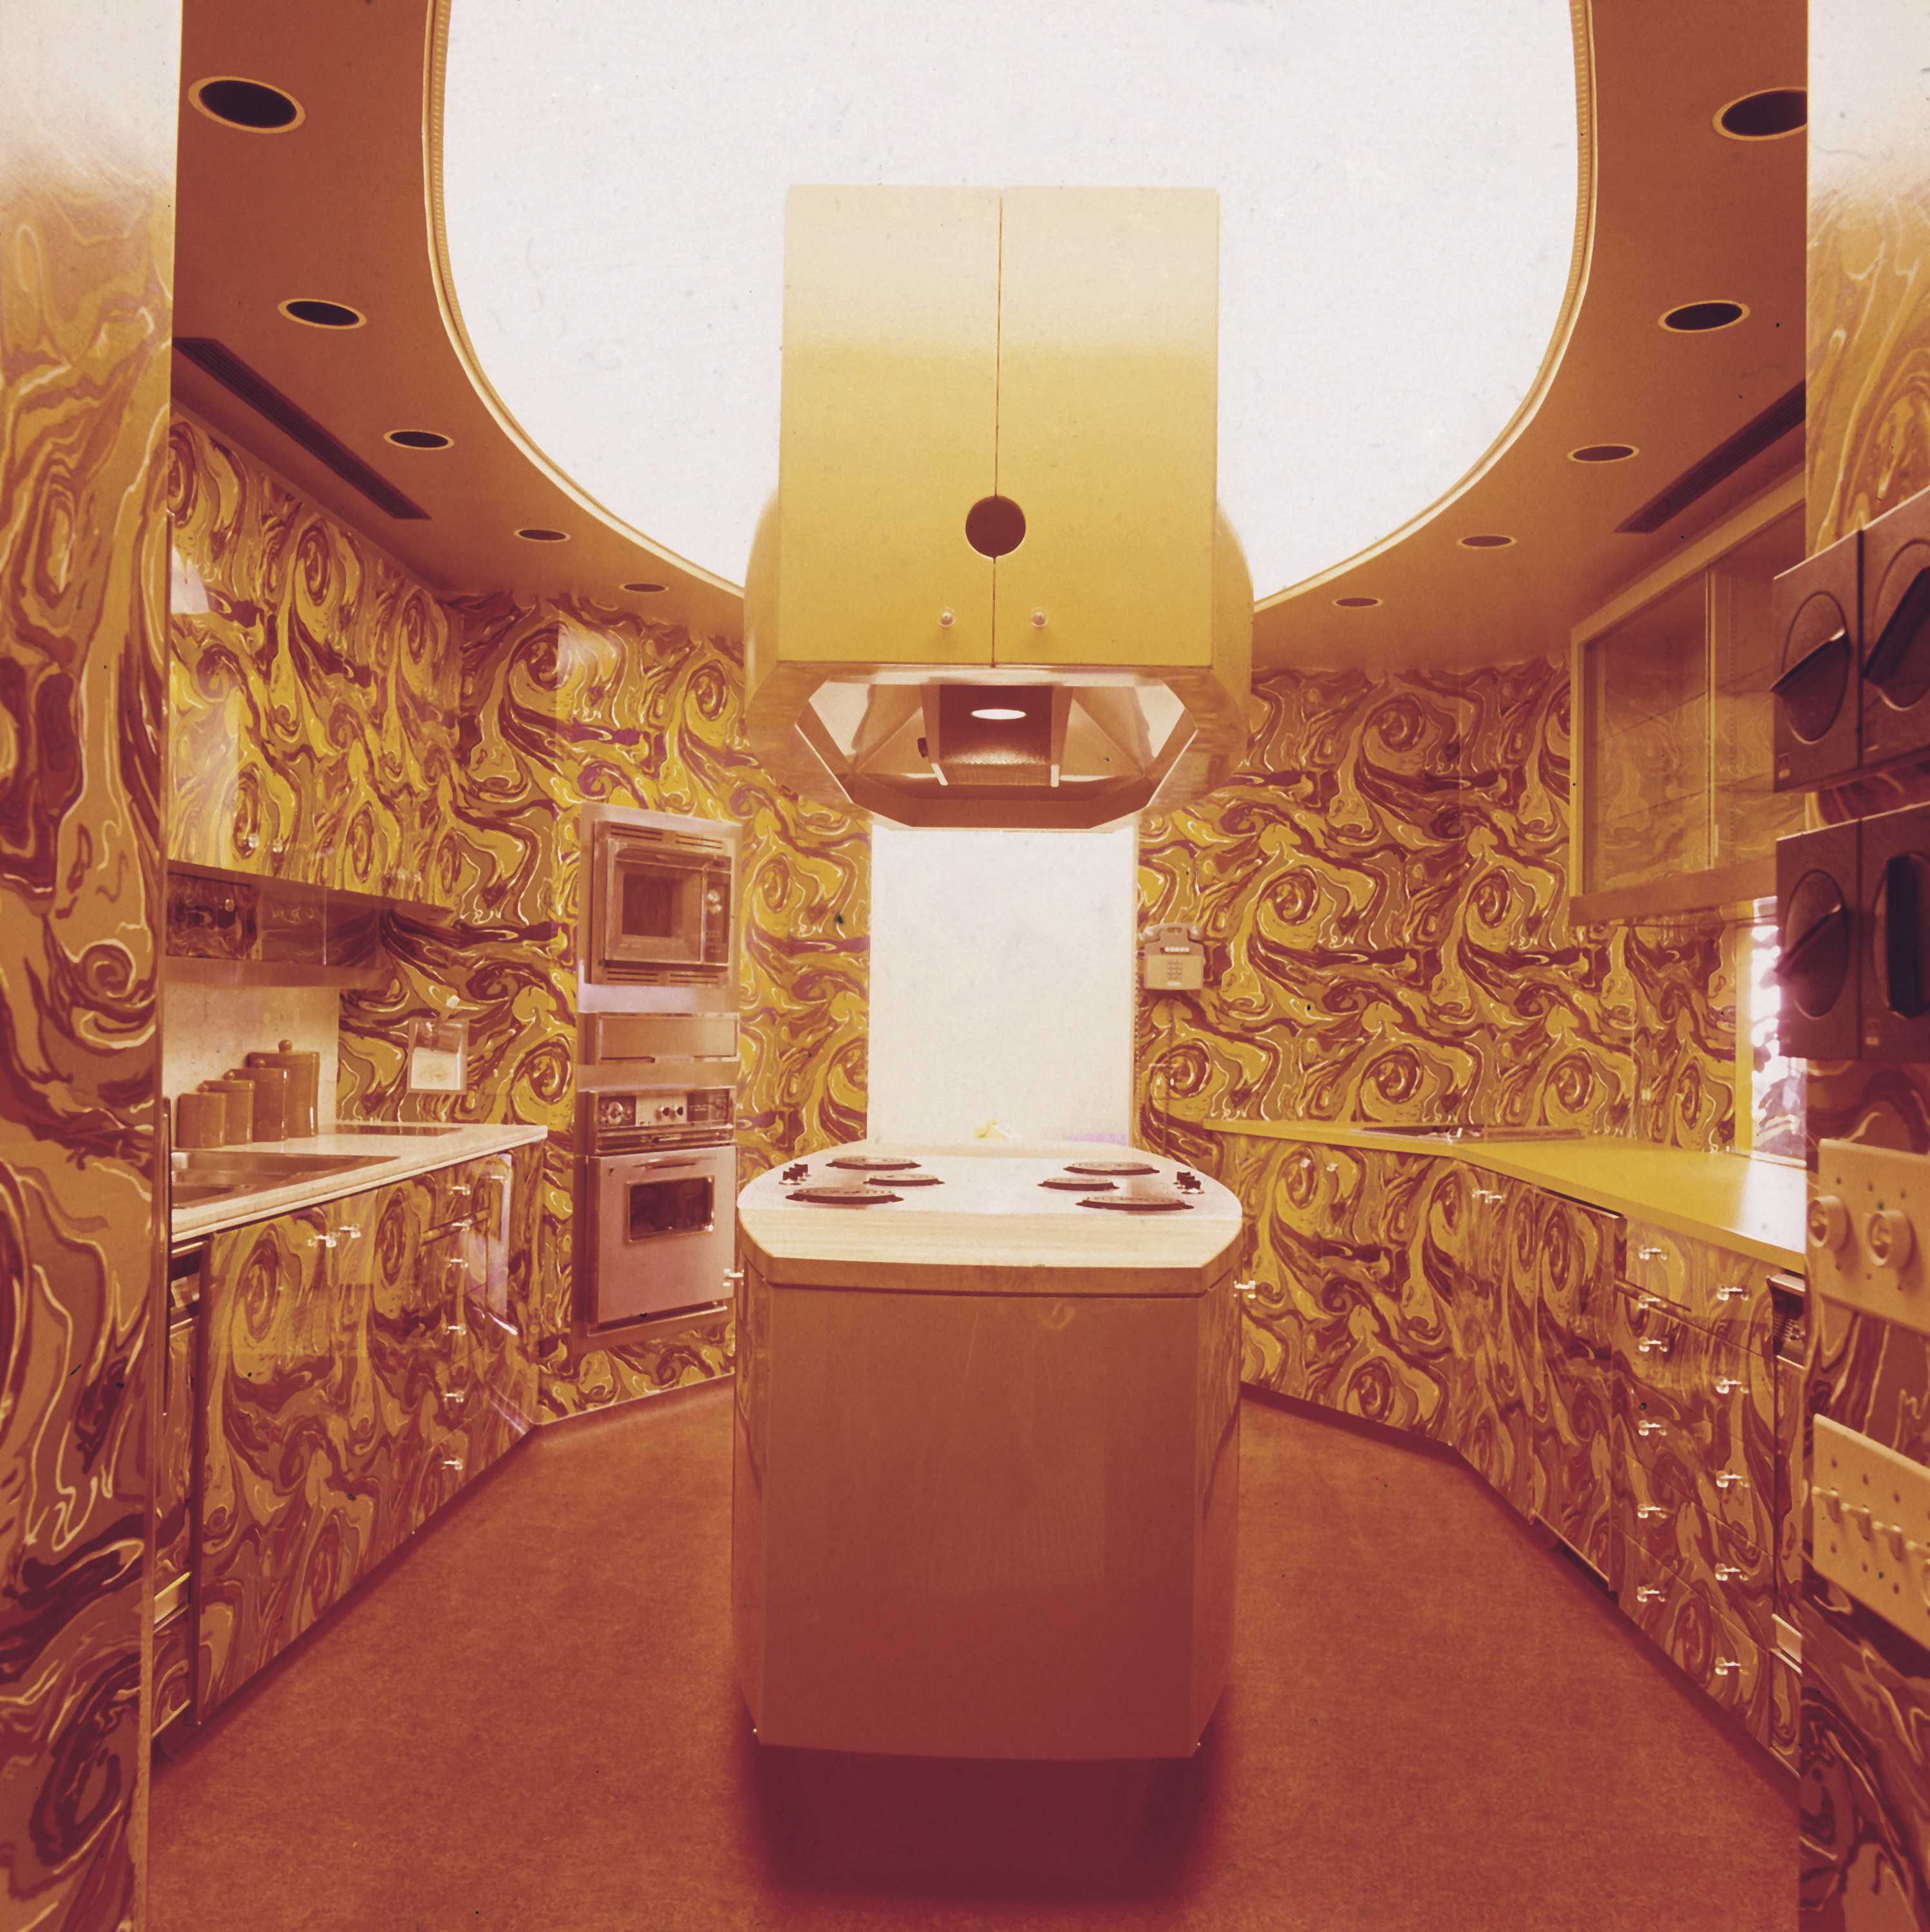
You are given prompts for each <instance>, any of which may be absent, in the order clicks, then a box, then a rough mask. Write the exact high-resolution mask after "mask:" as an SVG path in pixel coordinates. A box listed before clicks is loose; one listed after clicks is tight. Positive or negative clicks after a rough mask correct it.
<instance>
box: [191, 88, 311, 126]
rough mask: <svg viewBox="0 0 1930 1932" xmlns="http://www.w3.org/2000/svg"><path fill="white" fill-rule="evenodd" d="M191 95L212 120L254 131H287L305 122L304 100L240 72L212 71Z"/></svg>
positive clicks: (192, 99) (197, 105) (193, 101)
mask: <svg viewBox="0 0 1930 1932" xmlns="http://www.w3.org/2000/svg"><path fill="white" fill-rule="evenodd" d="M188 99H189V100H190V101H191V102H192V103H193V104H194V106H195V107H198V108H199V109H200V110H201V112H202V113H203V114H205V115H207V117H208V118H209V120H211V121H220V122H221V125H222V126H223V127H239V128H242V129H243V130H245V131H246V132H247V133H251V134H286V133H287V132H288V131H289V130H290V128H292V127H300V126H301V124H302V118H303V117H302V104H301V102H300V101H297V100H296V98H295V97H294V95H292V94H284V93H283V92H282V91H281V89H280V88H278V87H271V86H269V84H268V83H267V82H266V81H265V80H243V79H242V77H241V76H240V75H239V74H210V75H209V77H207V79H206V80H197V82H196V83H194V86H192V87H191V88H190V89H188Z"/></svg>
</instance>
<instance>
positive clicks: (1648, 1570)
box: [1619, 1547, 1797, 1761]
mask: <svg viewBox="0 0 1930 1932" xmlns="http://www.w3.org/2000/svg"><path fill="white" fill-rule="evenodd" d="M1619 1598H1620V1602H1621V1605H1622V1613H1623V1614H1624V1615H1625V1616H1627V1617H1628V1619H1629V1620H1630V1621H1631V1622H1632V1623H1633V1624H1634V1625H1635V1627H1636V1628H1637V1629H1638V1630H1639V1631H1640V1632H1641V1633H1642V1634H1643V1636H1644V1637H1646V1638H1647V1639H1648V1640H1649V1642H1650V1643H1652V1644H1653V1645H1654V1646H1655V1648H1656V1649H1658V1650H1659V1651H1660V1652H1661V1653H1662V1655H1664V1657H1666V1658H1667V1659H1668V1660H1669V1661H1670V1663H1671V1664H1673V1665H1674V1666H1675V1667H1676V1669H1677V1670H1679V1671H1681V1672H1682V1674H1683V1675H1684V1676H1685V1677H1687V1678H1688V1680H1689V1681H1690V1682H1691V1683H1692V1684H1694V1685H1695V1686H1696V1688H1697V1689H1698V1690H1699V1691H1701V1692H1702V1693H1703V1695H1704V1696H1705V1697H1707V1698H1708V1699H1709V1701H1710V1702H1711V1703H1714V1704H1716V1705H1718V1706H1721V1709H1724V1710H1725V1711H1727V1712H1730V1714H1731V1715H1733V1716H1735V1717H1736V1718H1739V1719H1740V1720H1741V1721H1742V1723H1743V1724H1744V1725H1745V1727H1747V1728H1748V1732H1749V1734H1750V1735H1751V1736H1752V1737H1753V1738H1754V1739H1755V1740H1756V1741H1757V1743H1758V1744H1760V1745H1763V1746H1764V1747H1765V1748H1766V1749H1768V1750H1770V1751H1774V1752H1775V1753H1776V1754H1777V1755H1778V1757H1781V1758H1783V1759H1784V1760H1786V1761H1787V1760H1790V1759H1791V1758H1792V1757H1793V1752H1794V1749H1795V1742H1796V1723H1797V1704H1796V1679H1795V1678H1794V1676H1793V1673H1791V1671H1790V1667H1789V1666H1788V1664H1787V1661H1785V1660H1784V1658H1781V1657H1780V1656H1778V1655H1777V1654H1776V1653H1775V1652H1774V1651H1772V1650H1771V1649H1769V1647H1768V1646H1766V1645H1764V1644H1762V1643H1759V1642H1757V1640H1756V1639H1755V1638H1754V1637H1753V1636H1751V1634H1750V1633H1749V1632H1748V1631H1746V1630H1745V1629H1744V1628H1742V1627H1741V1626H1740V1625H1738V1624H1736V1622H1734V1621H1733V1619H1730V1618H1729V1617H1727V1616H1724V1614H1723V1613H1722V1611H1721V1608H1720V1607H1718V1604H1717V1603H1716V1601H1715V1600H1714V1599H1713V1598H1711V1597H1710V1596H1709V1594H1708V1593H1707V1592H1706V1591H1704V1590H1703V1589H1699V1588H1698V1587H1697V1586H1695V1585H1694V1584H1693V1583H1688V1582H1687V1581H1685V1580H1684V1579H1682V1577H1678V1576H1676V1575H1674V1574H1673V1573H1672V1572H1670V1571H1669V1570H1668V1569H1667V1567H1666V1566H1664V1565H1658V1564H1657V1563H1655V1562H1654V1561H1653V1560H1652V1559H1651V1558H1649V1556H1647V1555H1646V1554H1645V1553H1643V1551H1642V1550H1639V1549H1637V1548H1634V1547H1628V1548H1626V1549H1625V1550H1624V1551H1623V1553H1622V1586H1621V1590H1620V1593H1619Z"/></svg>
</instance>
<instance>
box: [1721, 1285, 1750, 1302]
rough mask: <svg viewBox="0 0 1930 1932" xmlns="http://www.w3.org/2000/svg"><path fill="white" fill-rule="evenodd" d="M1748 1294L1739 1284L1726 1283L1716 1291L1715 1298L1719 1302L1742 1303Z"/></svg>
mask: <svg viewBox="0 0 1930 1932" xmlns="http://www.w3.org/2000/svg"><path fill="white" fill-rule="evenodd" d="M1748 1292H1749V1291H1748V1289H1746V1288H1744V1287H1742V1286H1741V1285H1740V1284H1739V1283H1736V1282H1733V1281H1731V1282H1725V1283H1724V1284H1723V1285H1722V1286H1721V1287H1720V1288H1718V1289H1717V1290H1716V1291H1715V1298H1716V1300H1717V1301H1741V1300H1742V1298H1744V1296H1745V1295H1747V1294H1748Z"/></svg>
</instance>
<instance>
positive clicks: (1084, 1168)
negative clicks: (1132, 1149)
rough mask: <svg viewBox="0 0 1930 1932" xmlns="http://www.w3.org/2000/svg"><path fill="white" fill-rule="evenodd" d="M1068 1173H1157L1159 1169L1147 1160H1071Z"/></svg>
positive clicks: (1067, 1169) (1067, 1168)
mask: <svg viewBox="0 0 1930 1932" xmlns="http://www.w3.org/2000/svg"><path fill="white" fill-rule="evenodd" d="M1066 1172H1067V1173H1068V1174H1157V1173H1158V1172H1159V1169H1157V1168H1156V1167H1155V1166H1153V1164H1152V1163H1151V1162H1150V1161H1145V1160H1069V1161H1067V1163H1066Z"/></svg>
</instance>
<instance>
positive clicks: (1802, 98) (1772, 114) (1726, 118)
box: [1715, 87, 1809, 141]
mask: <svg viewBox="0 0 1930 1932" xmlns="http://www.w3.org/2000/svg"><path fill="white" fill-rule="evenodd" d="M1808 124H1809V90H1808V89H1807V88H1804V87H1765V88H1763V89H1760V90H1758V91H1757V92H1756V93H1754V94H1745V95H1743V96H1742V98H1741V99H1740V100H1739V101H1730V104H1728V106H1727V107H1724V109H1722V110H1721V112H1720V113H1718V114H1717V115H1716V116H1715V131H1716V132H1717V133H1718V134H1726V135H1727V136H1728V137H1729V138H1730V140H1732V141H1773V140H1775V139H1778V138H1779V137H1780V136H1782V135H1784V134H1793V133H1796V130H1798V129H1799V128H1802V127H1807V126H1808Z"/></svg>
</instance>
